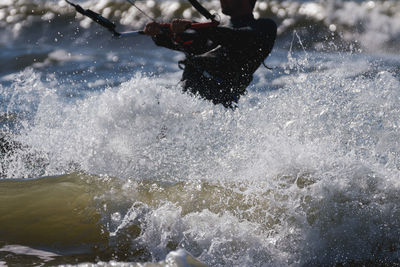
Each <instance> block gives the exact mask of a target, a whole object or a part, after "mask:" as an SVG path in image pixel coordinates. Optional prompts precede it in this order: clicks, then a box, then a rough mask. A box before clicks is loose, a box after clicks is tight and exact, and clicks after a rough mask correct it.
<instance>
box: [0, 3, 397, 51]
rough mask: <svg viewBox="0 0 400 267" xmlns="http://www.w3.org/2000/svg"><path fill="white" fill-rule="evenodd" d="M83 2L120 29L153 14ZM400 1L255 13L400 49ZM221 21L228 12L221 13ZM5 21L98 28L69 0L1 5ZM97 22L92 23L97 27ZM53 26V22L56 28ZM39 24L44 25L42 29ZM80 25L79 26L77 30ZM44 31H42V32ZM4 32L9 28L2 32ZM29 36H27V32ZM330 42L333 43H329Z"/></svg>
mask: <svg viewBox="0 0 400 267" xmlns="http://www.w3.org/2000/svg"><path fill="white" fill-rule="evenodd" d="M78 3H79V4H81V5H82V6H83V7H84V8H90V9H93V10H94V11H96V12H99V13H101V14H102V15H103V16H105V17H107V18H109V19H111V20H113V21H115V22H117V24H119V25H120V26H119V27H120V28H121V29H141V28H142V27H143V26H144V24H145V23H146V22H148V19H147V18H146V17H145V16H143V15H142V14H141V13H140V11H138V10H137V9H135V8H134V7H133V6H131V5H130V4H129V3H127V2H126V1H122V0H118V1H116V0H114V1H113V0H107V1H100V2H99V1H92V0H89V1H79V2H78ZM203 4H204V6H205V7H206V8H207V9H208V10H210V11H211V12H212V13H218V14H221V12H220V9H219V2H218V1H215V0H214V1H207V2H204V3H203ZM137 5H138V6H139V7H140V8H141V9H142V10H144V11H145V12H146V14H148V15H150V16H152V17H156V18H157V19H159V20H163V21H169V20H170V19H171V18H173V17H184V18H189V19H196V20H198V19H201V16H200V15H199V14H198V13H197V12H196V11H195V10H194V9H193V8H192V7H191V5H190V4H189V3H187V2H186V1H153V0H151V1H138V2H137ZM399 14H400V4H399V2H398V1H395V0H386V1H382V0H380V1H342V0H335V1H288V0H287V1H259V2H257V4H256V8H255V16H256V17H271V18H273V19H274V20H276V21H277V23H278V24H279V28H278V34H279V35H280V37H281V38H282V39H285V37H286V38H290V36H291V34H292V32H293V31H294V30H296V31H298V32H300V33H301V36H302V38H303V39H304V40H305V42H304V43H305V45H307V47H309V48H314V49H333V47H336V49H337V46H340V48H341V49H347V50H348V49H360V48H362V49H364V50H367V51H386V52H387V51H393V52H397V50H396V49H397V46H398V43H399V42H400V22H399V21H400V19H399ZM221 19H222V21H225V20H226V17H224V16H223V15H221ZM0 25H1V26H4V27H5V28H7V29H8V31H9V34H8V35H7V36H8V37H7V38H5V37H3V38H2V39H3V40H2V41H3V42H8V41H9V38H10V37H9V36H14V38H16V37H18V36H21V34H22V33H27V32H29V30H25V31H24V29H36V32H38V36H36V37H34V38H39V37H43V36H46V32H47V31H49V32H52V33H53V32H54V34H50V35H51V36H52V38H55V37H57V36H56V33H57V32H58V33H60V32H62V33H65V32H66V31H71V30H72V31H75V30H76V28H77V27H80V28H83V31H84V30H85V29H88V28H91V31H98V29H99V28H98V27H99V26H97V25H96V26H93V23H92V22H91V21H90V20H89V19H87V18H83V17H82V16H81V15H77V17H76V18H75V11H74V9H73V8H71V7H70V6H68V4H67V3H66V2H65V1H35V0H26V1H17V2H12V3H10V4H9V5H7V3H5V4H3V5H0ZM92 27H93V28H92ZM49 28H53V31H52V30H51V29H49ZM38 29H44V30H42V31H38ZM74 29H75V30H74ZM39 34H40V36H39ZM3 35H4V34H3ZM24 38H26V37H24ZM330 43H331V44H330Z"/></svg>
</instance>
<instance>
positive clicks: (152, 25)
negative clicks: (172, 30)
mask: <svg viewBox="0 0 400 267" xmlns="http://www.w3.org/2000/svg"><path fill="white" fill-rule="evenodd" d="M143 32H144V34H146V35H149V36H156V35H159V34H160V33H161V26H160V24H159V23H157V22H155V21H152V22H149V23H147V24H146V26H145V27H144V30H143Z"/></svg>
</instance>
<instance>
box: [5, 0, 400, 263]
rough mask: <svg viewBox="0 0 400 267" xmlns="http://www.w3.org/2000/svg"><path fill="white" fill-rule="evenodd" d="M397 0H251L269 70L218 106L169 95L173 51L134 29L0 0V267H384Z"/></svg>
mask: <svg viewBox="0 0 400 267" xmlns="http://www.w3.org/2000/svg"><path fill="white" fill-rule="evenodd" d="M96 2H97V1H96ZM80 3H81V4H82V5H84V6H85V7H86V8H88V7H90V8H93V9H94V10H96V11H101V12H102V13H103V15H106V16H107V17H112V14H114V17H115V18H116V19H115V20H116V21H117V22H118V23H121V24H123V25H122V26H119V27H121V28H124V27H125V29H127V28H129V26H128V24H130V23H131V24H133V22H135V27H140V26H141V25H142V24H143V23H144V22H145V21H144V20H143V21H142V20H140V19H138V17H139V16H140V15H139V14H136V13H134V12H136V11H133V9H129V8H130V7H129V4H126V3H125V2H124V1H115V2H108V1H100V2H99V3H94V2H90V1H87V2H80ZM151 3H153V2H151V1H149V2H147V6H145V7H144V9H145V10H146V12H156V10H157V9H160V10H162V11H163V12H162V14H163V16H164V19H165V20H166V19H168V18H169V17H172V16H173V14H174V12H176V13H177V14H175V15H179V14H180V15H182V16H184V17H190V16H192V15H193V16H194V17H196V14H191V13H190V14H188V12H189V11H187V10H191V9H190V6H187V8H186V6H185V4H177V2H169V5H167V4H165V3H158V2H154V3H153V4H154V5H153V4H151ZM171 3H172V4H171ZM142 5H143V4H142ZM164 5H165V6H164ZM217 6H218V5H217V2H210V3H207V7H208V8H210V9H213V8H214V9H215V10H216V11H218V9H217ZM107 8H108V9H107ZM127 9H129V12H126V13H123V12H122V13H121V14H116V13H115V10H127ZM398 9H399V5H398V3H397V2H396V1H384V2H382V1H381V2H372V1H353V2H352V1H321V2H311V1H298V2H294V1H290V2H289V1H287V2H285V1H282V3H277V2H262V1H260V2H259V3H258V5H257V9H256V11H257V12H258V13H257V14H259V15H268V16H272V17H273V18H274V19H275V20H277V22H279V25H280V27H279V33H280V35H279V36H278V41H277V44H276V47H275V49H274V51H273V52H272V54H271V56H270V57H269V58H268V60H267V61H266V63H267V65H268V66H270V67H273V70H272V71H270V70H267V69H265V68H263V67H261V68H260V69H259V70H258V71H257V72H256V74H255V76H254V81H253V83H252V84H251V86H250V87H249V89H248V93H247V94H246V95H245V96H243V97H242V98H241V99H240V102H239V108H238V109H236V110H235V111H232V110H227V109H225V108H223V106H221V105H217V106H215V105H213V104H212V103H210V102H208V101H205V100H202V99H200V98H196V97H193V96H190V95H187V94H183V93H182V92H181V89H180V88H179V85H178V84H177V83H178V81H179V79H180V75H181V71H180V70H179V68H178V66H177V64H176V62H177V61H178V60H179V59H181V57H182V56H181V55H180V54H178V53H175V52H171V51H168V50H166V49H163V48H158V47H156V46H155V45H154V44H153V43H152V42H151V40H150V39H148V38H146V37H138V38H131V39H127V40H114V39H112V38H111V37H109V35H108V33H107V32H105V31H102V30H101V29H100V28H99V27H98V26H97V25H89V24H88V21H86V20H82V18H81V17H77V18H75V17H74V13H73V10H71V9H70V8H69V7H67V6H66V5H65V3H63V2H57V1H49V2H46V3H39V2H38V1H18V2H16V3H8V4H7V3H6V4H3V5H2V4H0V23H2V24H3V25H4V26H5V27H4V28H3V29H2V31H3V33H4V34H3V35H2V37H0V38H1V39H0V40H1V41H0V47H1V52H0V58H1V61H2V62H4V63H2V64H1V66H0V93H1V94H0V101H1V103H2V106H1V111H0V112H1V113H0V114H1V117H0V125H1V127H2V129H1V131H2V138H1V140H0V141H1V144H2V146H1V161H0V173H1V177H2V178H4V179H3V180H1V181H0V265H1V264H4V265H9V266H15V265H40V264H48V265H62V264H80V263H81V264H82V263H97V264H98V265H100V266H104V265H107V264H108V265H113V264H119V265H121V266H129V265H130V264H131V265H133V264H135V263H139V262H142V263H146V264H147V265H148V266H150V265H151V264H153V263H154V264H155V265H161V266H163V265H167V264H170V265H172V266H174V264H175V266H192V265H193V266H202V264H206V265H209V266H310V265H313V266H316V265H317V266H318V265H324V266H325V265H335V264H370V265H385V264H386V265H392V264H398V263H399V258H400V254H399V252H400V251H399V247H400V242H399V240H400V230H399V229H400V219H399V218H400V207H399V203H400V202H399V201H400V197H399V196H400V183H399V174H400V172H399V168H400V145H399V141H398V140H400V132H399V127H400V125H399V124H400V104H399V103H400V101H399V100H400V70H399V65H400V57H399V56H398V55H397V54H396V53H393V51H394V50H396V47H397V48H398V47H399V36H400V26H399V25H400V22H399V20H398V14H400V12H396V10H398ZM12 10H14V11H12ZM29 10H34V12H30V11H29ZM177 10H178V11H177ZM30 13H33V14H34V15H31V14H30ZM107 13H108V14H107ZM128 13H129V14H136V16H129V14H128ZM57 14H61V15H60V16H57ZM321 16H322V17H321ZM361 17H363V19H361ZM142 19H143V18H142ZM222 19H224V18H222ZM360 21H361V22H360ZM315 22H318V24H317V26H315V25H316V24H315ZM360 23H363V24H361V26H362V27H361V26H359V25H360ZM304 24H305V25H306V26H304ZM124 25H125V26H124ZM357 25H358V26H357ZM135 27H133V28H135ZM77 28H78V30H77ZM96 32H97V34H96ZM378 32H379V35H377V33H378Z"/></svg>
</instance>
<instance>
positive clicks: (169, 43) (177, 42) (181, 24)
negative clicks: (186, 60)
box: [144, 19, 211, 55]
mask: <svg viewBox="0 0 400 267" xmlns="http://www.w3.org/2000/svg"><path fill="white" fill-rule="evenodd" d="M191 24H192V21H189V20H182V19H174V20H172V22H171V27H170V28H169V29H167V30H168V32H167V31H166V29H163V28H162V27H161V25H160V24H159V23H157V22H150V23H148V24H147V25H146V27H145V29H144V33H145V34H146V35H149V36H151V37H152V39H153V41H154V43H155V44H156V45H158V46H163V47H166V48H169V49H172V50H176V51H181V52H185V53H188V54H192V55H198V54H202V53H204V52H207V51H208V50H210V49H211V48H210V45H209V44H208V40H209V39H208V36H207V34H205V32H203V31H196V30H190V31H186V30H188V29H189V28H190V25H191Z"/></svg>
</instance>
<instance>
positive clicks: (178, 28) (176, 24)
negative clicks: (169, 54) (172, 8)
mask: <svg viewBox="0 0 400 267" xmlns="http://www.w3.org/2000/svg"><path fill="white" fill-rule="evenodd" d="M191 25H192V22H191V21H190V20H187V19H173V20H172V22H171V31H172V32H173V33H175V34H177V33H182V32H184V31H186V30H187V29H189V28H190V26H191Z"/></svg>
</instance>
